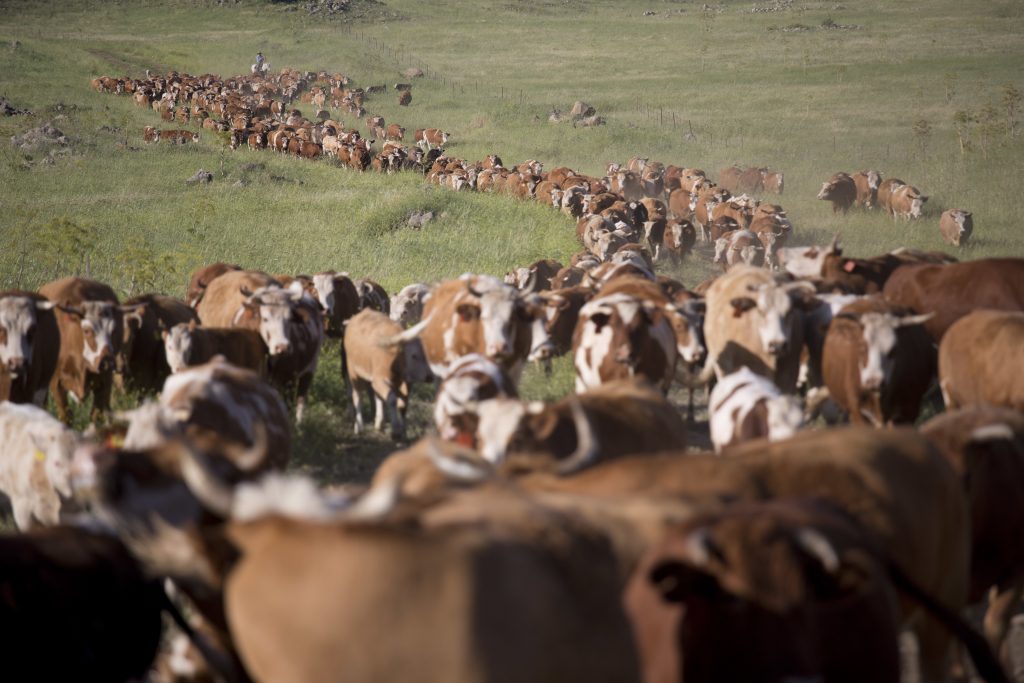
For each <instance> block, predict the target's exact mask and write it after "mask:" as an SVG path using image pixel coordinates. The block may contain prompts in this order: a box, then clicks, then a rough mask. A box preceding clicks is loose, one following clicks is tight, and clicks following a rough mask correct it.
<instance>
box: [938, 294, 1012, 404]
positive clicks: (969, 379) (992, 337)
mask: <svg viewBox="0 0 1024 683" xmlns="http://www.w3.org/2000/svg"><path fill="white" fill-rule="evenodd" d="M939 386H940V387H941V388H942V398H943V399H944V400H945V403H946V409H947V410H953V409H954V408H961V407H965V406H969V405H975V404H986V405H993V406H1003V407H1006V408H1013V409H1014V410H1019V411H1022V412H1024V311H990V310H981V311H974V312H973V313H968V314H967V315H965V316H964V317H962V318H960V319H959V320H957V321H956V322H955V323H953V324H952V325H950V326H949V329H948V330H946V334H944V335H943V336H942V342H941V343H940V344H939Z"/></svg>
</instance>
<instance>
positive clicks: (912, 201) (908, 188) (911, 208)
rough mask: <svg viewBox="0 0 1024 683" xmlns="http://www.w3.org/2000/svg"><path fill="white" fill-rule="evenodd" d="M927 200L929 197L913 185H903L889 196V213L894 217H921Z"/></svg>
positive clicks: (908, 218)
mask: <svg viewBox="0 0 1024 683" xmlns="http://www.w3.org/2000/svg"><path fill="white" fill-rule="evenodd" d="M926 201H928V197H926V196H925V195H923V194H921V191H920V190H918V189H917V188H916V187H914V186H913V185H901V186H900V187H898V188H896V189H894V190H893V192H892V194H891V195H890V197H889V213H891V214H892V217H893V218H905V219H907V220H910V219H911V218H920V217H921V209H922V208H923V207H924V203H925V202H926Z"/></svg>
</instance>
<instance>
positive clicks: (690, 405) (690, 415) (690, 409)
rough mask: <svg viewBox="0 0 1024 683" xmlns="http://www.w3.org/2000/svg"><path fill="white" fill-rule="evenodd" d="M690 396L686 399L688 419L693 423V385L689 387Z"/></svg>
mask: <svg viewBox="0 0 1024 683" xmlns="http://www.w3.org/2000/svg"><path fill="white" fill-rule="evenodd" d="M687 393H688V394H689V396H688V397H687V399H686V421H687V422H689V423H691V424H692V423H693V387H689V388H688V389H687Z"/></svg>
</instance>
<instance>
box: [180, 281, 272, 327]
mask: <svg viewBox="0 0 1024 683" xmlns="http://www.w3.org/2000/svg"><path fill="white" fill-rule="evenodd" d="M196 275H198V273H196V274H195V275H193V279H195V278H196ZM206 282H207V285H206V287H205V288H204V291H203V294H202V296H201V297H200V298H199V300H198V303H197V304H195V306H194V308H195V309H196V313H198V314H199V320H200V322H201V323H202V324H203V325H206V326H208V327H233V326H235V323H236V320H240V319H241V316H242V313H243V310H242V304H243V303H244V302H245V300H246V299H247V298H248V296H249V294H250V293H252V292H253V291H255V290H257V289H259V288H260V287H271V286H278V285H279V283H278V282H277V280H275V279H274V278H272V277H271V276H270V275H268V274H266V273H263V272H260V271H257V270H241V269H239V270H234V269H230V270H226V271H224V272H223V273H221V274H220V275H218V276H217V277H215V278H213V279H210V280H207V281H206Z"/></svg>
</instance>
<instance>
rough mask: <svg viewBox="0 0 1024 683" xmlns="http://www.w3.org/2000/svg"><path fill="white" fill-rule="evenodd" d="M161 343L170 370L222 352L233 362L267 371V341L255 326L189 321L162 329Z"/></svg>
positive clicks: (206, 359) (177, 369) (182, 369)
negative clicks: (212, 325) (241, 326)
mask: <svg viewBox="0 0 1024 683" xmlns="http://www.w3.org/2000/svg"><path fill="white" fill-rule="evenodd" d="M163 343H164V355H165V357H166V363H167V364H168V365H169V366H170V370H171V372H175V373H177V372H182V371H184V370H186V369H187V368H189V367H192V366H196V365H202V364H204V363H207V362H209V361H211V360H213V358H214V357H216V356H223V357H224V360H226V361H227V362H229V363H231V364H232V365H237V366H238V367H240V368H246V369H248V370H252V371H253V372H255V373H256V374H258V375H261V376H264V377H265V376H266V374H267V345H266V344H265V343H264V342H263V338H262V337H260V333H259V332H257V331H256V330H245V329H238V328H234V327H200V326H198V325H196V323H195V321H190V322H188V323H178V324H177V325H175V326H174V327H172V328H171V329H170V330H165V331H164V332H163Z"/></svg>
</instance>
